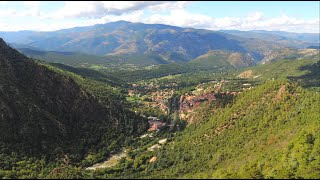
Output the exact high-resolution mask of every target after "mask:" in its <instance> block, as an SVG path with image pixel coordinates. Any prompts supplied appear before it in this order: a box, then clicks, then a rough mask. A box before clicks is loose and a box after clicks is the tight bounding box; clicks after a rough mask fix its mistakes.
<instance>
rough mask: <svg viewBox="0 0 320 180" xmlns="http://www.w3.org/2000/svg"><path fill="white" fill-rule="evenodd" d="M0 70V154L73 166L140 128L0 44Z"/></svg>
mask: <svg viewBox="0 0 320 180" xmlns="http://www.w3.org/2000/svg"><path fill="white" fill-rule="evenodd" d="M0 68H1V70H0V143H1V145H2V146H4V147H6V148H2V153H10V152H11V150H13V151H15V152H18V153H22V154H24V155H26V156H28V155H33V156H36V157H40V156H41V155H46V156H47V157H48V158H53V159H54V158H55V157H58V156H63V155H71V157H73V158H71V159H72V160H74V161H79V160H81V158H82V157H83V156H84V155H85V154H86V153H87V152H88V151H93V152H96V151H99V150H100V149H101V148H102V147H103V148H105V149H106V148H107V147H109V146H110V145H111V143H112V142H113V141H116V140H118V141H123V139H121V138H120V139H119V137H120V135H123V134H125V135H132V134H137V133H139V131H140V132H141V131H142V130H143V129H144V128H146V124H145V123H144V121H142V119H141V118H140V117H137V116H136V115H135V114H134V113H131V112H129V111H127V110H124V109H123V108H122V107H121V104H118V101H116V100H112V96H106V97H105V101H102V100H103V99H102V100H101V99H99V97H98V95H99V94H98V95H97V94H95V96H93V95H92V94H94V91H90V90H89V89H84V87H85V86H83V85H79V84H78V82H79V81H77V82H75V80H74V79H73V78H71V77H69V76H66V75H63V73H62V74H61V73H57V72H54V71H52V70H50V69H48V68H47V67H46V66H44V65H39V64H37V63H35V62H34V61H32V60H30V59H28V58H27V57H25V56H24V55H22V54H20V53H19V52H18V51H16V50H14V49H12V48H10V47H9V46H8V45H7V44H6V43H5V42H4V41H3V40H2V39H0ZM87 82H88V81H87ZM96 88H97V87H96ZM88 91H90V93H89V92H88ZM100 94H101V92H100ZM102 95H103V94H102ZM113 103H114V104H113ZM121 137H122V138H124V136H121ZM6 149H7V150H6ZM3 151H5V152H3ZM109 151H111V150H109ZM104 152H105V153H106V154H107V153H108V152H107V151H104Z"/></svg>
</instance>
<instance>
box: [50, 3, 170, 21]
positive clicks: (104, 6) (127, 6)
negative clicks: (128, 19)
mask: <svg viewBox="0 0 320 180" xmlns="http://www.w3.org/2000/svg"><path fill="white" fill-rule="evenodd" d="M164 3H166V4H168V3H169V4H171V3H172V2H166V1H67V2H65V5H64V7H62V8H61V9H59V10H57V11H56V12H54V13H53V14H50V15H48V17H51V18H66V17H75V18H79V17H81V18H101V17H104V16H106V15H118V16H120V15H122V14H126V13H130V12H133V11H139V10H143V9H145V8H147V7H150V6H156V5H161V4H164Z"/></svg>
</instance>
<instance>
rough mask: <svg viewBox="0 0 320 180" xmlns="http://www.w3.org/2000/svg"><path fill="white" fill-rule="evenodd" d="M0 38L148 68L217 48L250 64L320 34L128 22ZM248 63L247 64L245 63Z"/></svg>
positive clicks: (18, 45) (315, 41)
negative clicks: (135, 61)
mask: <svg viewBox="0 0 320 180" xmlns="http://www.w3.org/2000/svg"><path fill="white" fill-rule="evenodd" d="M0 37H3V38H4V39H5V40H6V41H8V42H9V43H10V44H11V45H12V46H13V47H16V48H21V47H23V48H30V49H33V50H40V51H41V50H42V51H63V52H77V53H86V54H91V55H98V56H104V57H112V58H114V57H116V58H115V59H117V60H118V61H120V60H121V59H125V60H124V61H129V62H132V61H130V60H129V59H130V57H131V56H135V57H136V59H147V60H145V61H146V62H147V63H146V64H148V62H149V61H150V63H149V64H165V63H171V62H189V61H191V60H193V59H195V58H198V57H199V56H202V55H204V54H207V53H209V52H210V51H215V50H221V51H231V52H235V53H242V54H250V56H251V58H252V61H253V62H255V63H256V62H260V61H261V60H263V59H264V58H265V57H267V56H268V55H269V54H270V53H273V52H274V51H281V50H282V49H284V48H290V49H297V48H306V47H309V46H316V45H318V44H319V34H297V33H288V32H274V31H211V30H205V29H193V28H181V27H175V26H169V25H163V24H143V23H131V22H127V21H117V22H111V23H106V24H97V25H93V26H86V27H76V28H70V29H63V30H58V31H52V32H35V31H18V32H0ZM249 37H250V38H249ZM270 37H272V38H271V39H270ZM245 56H246V55H244V56H239V57H245ZM138 61H139V60H138ZM240 61H244V60H243V59H240ZM138 64H139V63H138ZM238 64H242V63H238ZM251 64H252V63H251V62H249V64H245V65H247V66H248V65H251Z"/></svg>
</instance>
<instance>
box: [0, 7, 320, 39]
mask: <svg viewBox="0 0 320 180" xmlns="http://www.w3.org/2000/svg"><path fill="white" fill-rule="evenodd" d="M319 9H320V3H319V1H307V2H305V1H291V2H290V1H264V2H262V1H202V2H201V1H194V2H191V1H188V2H184V1H178V2H176V1H170V2H168V1H162V2H161V1H153V2H152V1H145V2H144V1H130V2H125V1H120V2H119V1H113V2H112V1H95V2H92V1H90V2H89V1H88V2H86V1H81V2H63V1H57V2H54V1H47V2H45V1H41V2H40V1H39V2H32V1H28V2H24V1H20V2H9V1H1V2H0V31H18V30H37V31H52V30H58V29H65V28H71V27H76V26H88V25H93V24H98V23H99V24H101V23H108V22H112V21H118V20H126V21H131V22H142V23H151V24H152V23H161V24H169V25H174V26H182V27H192V28H204V29H210V30H220V29H237V30H255V29H261V30H281V31H291V32H312V33H319V26H320V25H319V14H320V12H319V11H320V10H319Z"/></svg>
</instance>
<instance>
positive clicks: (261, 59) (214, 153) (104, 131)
mask: <svg viewBox="0 0 320 180" xmlns="http://www.w3.org/2000/svg"><path fill="white" fill-rule="evenodd" d="M247 36H249V37H247ZM0 37H3V38H4V39H7V40H9V41H10V42H6V41H4V40H3V39H0V178H3V179H7V178H9V179H12V178H23V179H30V178H36V179H47V178H54V179H60V178H66V179H74V178H77V179H93V178H94V179H107V178H116V179H118V178H121V179H122V178H129V179H135V178H137V179H139V178H151V179H152V178H165V179H169V178H170V179H171V178H173V179H177V178H223V179H225V178H227V179H230V178H250V179H257V178H268V179H269V178H270V179H273V178H281V179H285V178H299V179H300V178H312V179H317V178H319V177H320V171H319V168H320V164H319V161H320V137H319V134H320V124H319V123H320V121H319V120H320V113H319V109H320V53H319V52H320V51H319V49H316V48H313V46H315V45H316V44H317V43H319V42H318V41H317V39H315V38H317V37H319V34H311V33H310V34H307V33H306V34H302V33H301V34H300V35H299V33H289V32H287V33H285V32H282V33H281V32H280V33H279V32H273V31H270V32H269V31H266V32H265V31H229V30H226V31H211V30H205V29H194V28H182V27H177V26H169V25H162V24H143V23H131V22H127V21H117V22H112V23H106V24H97V25H94V26H88V27H77V28H71V29H64V30H58V31H50V32H33V31H30V32H29V31H26V32H19V31H18V32H10V33H9V32H0ZM18 37H19V38H18ZM284 39H285V41H284Z"/></svg>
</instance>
